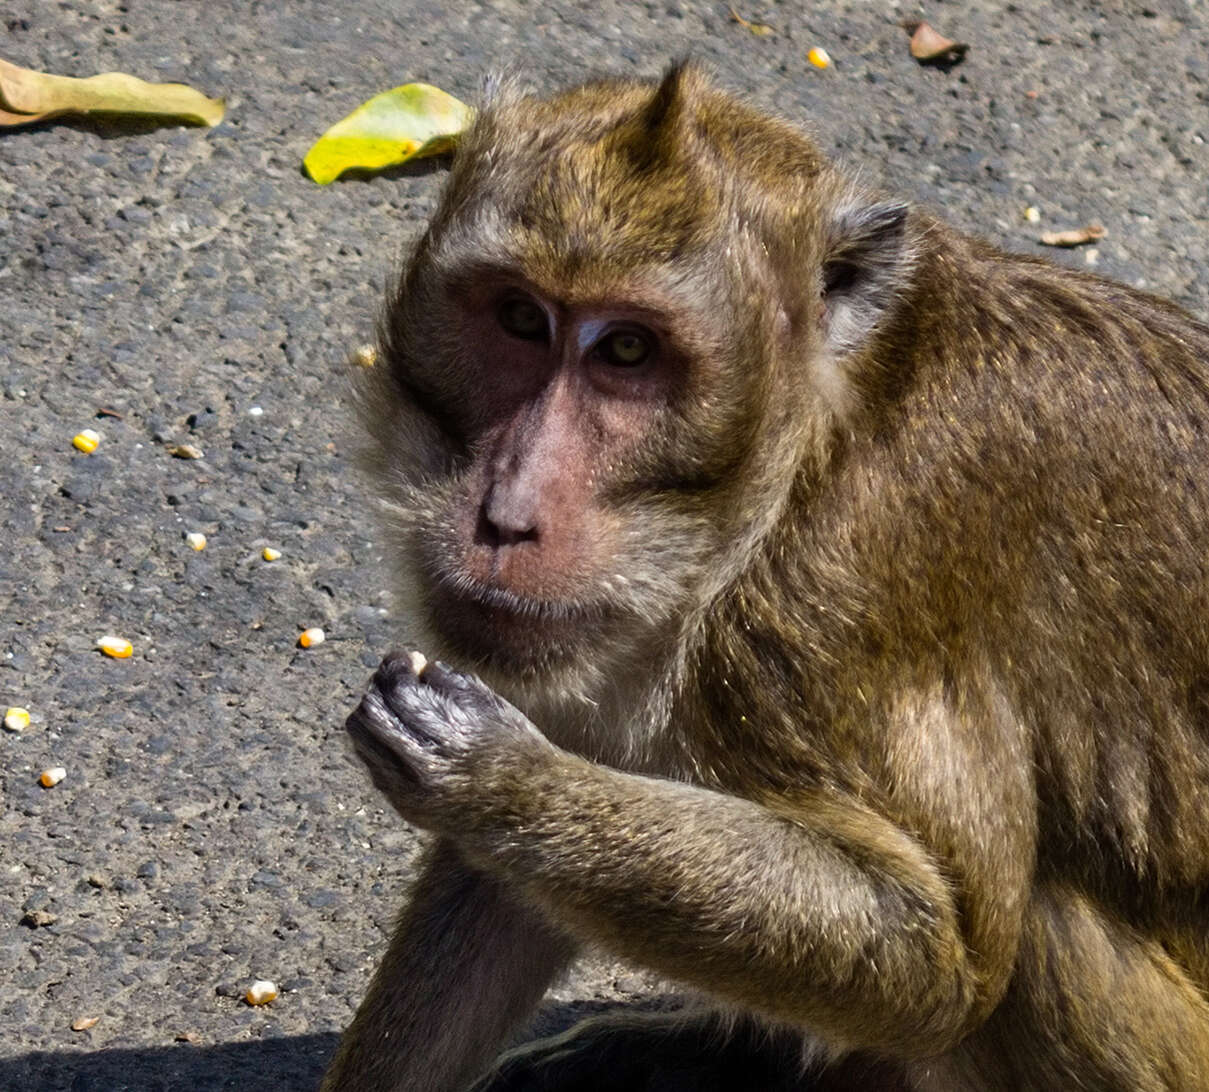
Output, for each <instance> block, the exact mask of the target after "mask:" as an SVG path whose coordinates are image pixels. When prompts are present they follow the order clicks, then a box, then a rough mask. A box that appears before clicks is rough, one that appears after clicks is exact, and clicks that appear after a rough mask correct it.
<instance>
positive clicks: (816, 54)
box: [806, 46, 831, 68]
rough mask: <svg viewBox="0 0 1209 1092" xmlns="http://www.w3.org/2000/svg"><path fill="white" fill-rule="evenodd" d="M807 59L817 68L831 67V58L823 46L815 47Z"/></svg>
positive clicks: (807, 55)
mask: <svg viewBox="0 0 1209 1092" xmlns="http://www.w3.org/2000/svg"><path fill="white" fill-rule="evenodd" d="M806 59H807V60H808V61H809V62H810V63H811V64H812V65H814V67H815V68H828V67H830V65H831V57H830V56H829V55H828V53H827V50H825V49H824V48H823V47H822V46H815V47H814V48H813V49H812V50H811V51H810V52H809V53H807V54H806Z"/></svg>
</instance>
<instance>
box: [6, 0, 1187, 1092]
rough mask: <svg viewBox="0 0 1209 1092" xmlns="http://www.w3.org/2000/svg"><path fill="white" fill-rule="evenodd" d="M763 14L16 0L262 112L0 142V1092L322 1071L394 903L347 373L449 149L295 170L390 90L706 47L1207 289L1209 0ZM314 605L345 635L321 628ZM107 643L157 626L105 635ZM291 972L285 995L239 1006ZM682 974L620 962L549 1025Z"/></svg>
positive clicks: (952, 186) (942, 183)
mask: <svg viewBox="0 0 1209 1092" xmlns="http://www.w3.org/2000/svg"><path fill="white" fill-rule="evenodd" d="M741 12H742V14H744V15H745V16H747V17H748V18H749V19H753V20H758V21H760V22H763V23H767V24H770V25H771V26H773V27H774V28H775V30H776V33H775V34H773V35H771V36H767V37H756V36H754V35H753V34H752V33H750V32H749V31H748V30H746V29H744V28H743V27H742V26H741V25H739V24H738V23H736V22H735V21H733V20H732V19H731V18H730V15H729V12H728V9H727V6H726V4H725V3H721V2H717V3H715V2H710V3H690V2H676V0H656V2H651V3H627V2H619V0H592V2H583V3H572V2H569V0H562V2H557V3H548V4H536V3H533V4H528V3H520V2H518V0H489V2H482V3H469V2H458V0H449V2H443V3H437V2H434V0H394V2H386V0H362V2H359V3H357V4H348V5H342V4H339V3H335V4H334V3H331V2H330V0H327V2H321V0H281V2H274V3H258V2H243V3H237V2H233V0H212V2H210V3H206V4H202V3H186V2H170V0H138V2H129V3H119V2H117V0H64V2H55V3H51V2H49V0H38V2H36V3H29V2H28V0H26V2H25V3H13V2H11V0H4V2H0V26H2V27H3V31H0V43H2V45H0V57H4V58H5V59H7V60H10V61H12V62H14V63H17V64H20V65H24V66H27V67H30V68H36V69H42V70H45V71H50V72H56V73H60V74H64V75H76V76H86V75H91V74H93V73H95V72H102V71H108V70H115V69H116V70H122V71H126V72H130V73H133V74H136V75H139V76H143V77H145V78H148V79H152V80H180V81H184V82H188V83H191V84H194V85H195V86H197V87H199V88H201V89H202V90H204V91H206V92H208V93H210V94H221V95H225V96H226V98H227V100H228V104H229V111H228V114H227V118H226V120H225V121H224V122H223V123H222V124H221V125H219V126H217V127H216V128H213V129H204V128H190V127H185V126H178V125H171V124H170V125H163V126H155V125H148V124H143V123H130V122H127V123H122V122H99V121H87V120H84V121H62V122H59V123H49V124H43V125H39V126H34V127H29V128H24V129H16V130H10V131H7V132H4V133H3V134H0V394H2V401H0V422H2V428H0V453H2V456H3V457H2V458H0V488H2V490H3V498H4V503H3V505H2V506H0V533H2V535H3V543H2V548H0V709H2V708H3V707H7V706H24V707H27V708H28V709H29V710H30V711H31V714H32V724H31V725H30V727H29V728H28V729H27V730H26V731H24V732H21V733H13V732H7V731H5V732H0V792H2V796H0V877H2V879H0V1089H4V1090H7V1089H22V1090H27V1092H34V1090H43V1089H47V1090H49V1089H73V1090H82V1089H95V1090H103V1092H119V1090H122V1089H137V1090H140V1092H143V1090H151V1089H187V1090H189V1092H203V1090H208V1089H225V1088H241V1089H242V1088H274V1087H275V1088H288V1089H294V1088H298V1089H304V1088H308V1087H311V1086H312V1085H313V1084H314V1082H315V1081H316V1080H317V1079H318V1076H319V1074H320V1073H321V1071H322V1068H323V1064H324V1060H325V1058H326V1057H327V1055H328V1054H329V1053H330V1051H331V1050H332V1048H333V1046H334V1044H335V1041H336V1035H337V1031H338V1029H339V1028H341V1027H342V1026H343V1025H344V1024H345V1023H346V1022H347V1021H348V1020H349V1018H350V1016H351V1014H352V1012H353V1009H354V1007H355V1005H356V1004H357V1001H358V999H359V997H360V995H361V993H362V991H363V989H364V987H365V985H366V982H367V980H368V976H369V974H370V971H371V969H372V967H373V965H374V963H375V961H376V959H377V957H378V955H379V953H380V952H381V949H382V946H383V942H384V935H385V930H386V929H387V928H388V925H389V922H390V921H391V919H392V916H393V915H394V913H395V912H396V909H397V907H398V904H399V903H400V901H401V893H402V891H403V890H404V889H405V886H406V883H407V880H408V878H409V875H410V870H411V868H412V865H413V861H414V854H415V850H416V847H417V845H418V844H419V839H418V836H417V835H416V834H415V833H414V832H412V831H410V830H408V829H406V828H405V827H404V826H403V825H402V824H401V823H400V822H399V821H398V820H397V819H396V817H395V816H394V813H393V812H387V811H385V810H384V808H383V805H382V803H381V801H380V800H379V798H378V797H377V796H376V795H375V793H374V792H373V791H372V789H371V788H370V786H369V784H368V782H367V780H366V779H365V778H364V777H363V776H362V774H361V772H360V770H359V769H357V768H356V767H355V766H354V765H353V764H352V763H351V762H350V761H349V760H348V759H347V758H346V754H345V746H344V741H343V739H342V738H341V731H340V725H341V723H342V721H343V719H344V717H345V716H346V714H347V713H348V711H349V710H350V709H351V708H352V706H353V705H354V703H355V702H356V700H357V695H358V692H359V690H360V688H361V687H362V685H363V684H364V682H365V680H366V678H367V677H368V674H369V672H370V670H371V668H372V667H373V666H374V665H375V664H376V662H377V660H378V659H379V657H380V656H381V655H382V654H383V653H384V652H385V651H386V650H387V649H388V648H389V647H391V646H392V645H394V644H396V643H399V642H400V641H402V640H404V639H405V638H406V632H407V631H406V620H405V619H400V618H397V617H395V616H394V614H393V613H392V611H391V603H390V599H389V596H388V595H387V594H386V592H385V588H384V576H383V573H384V566H383V564H382V560H381V558H382V553H383V547H384V543H383V541H382V538H381V537H380V535H379V533H378V530H377V528H376V527H375V525H374V522H373V518H372V514H371V506H370V504H369V501H368V499H367V496H366V492H365V489H364V487H363V484H362V482H361V481H360V480H359V479H358V477H357V476H356V474H355V473H354V472H353V470H352V469H351V467H350V460H349V453H350V451H351V447H352V438H351V437H350V434H349V431H348V424H347V417H346V412H345V410H344V408H343V406H342V403H341V388H342V376H343V374H344V372H345V370H346V368H347V367H348V364H347V359H348V355H349V353H350V350H352V349H353V347H354V346H356V345H357V344H358V343H361V342H364V341H367V340H369V339H370V338H371V337H372V332H373V323H374V318H375V312H376V309H377V306H378V302H379V299H380V298H381V296H382V291H383V286H384V284H385V282H386V280H387V278H388V277H389V276H390V273H391V270H392V268H393V267H394V265H395V264H396V262H397V261H398V258H399V255H400V253H401V251H402V248H403V247H404V245H405V244H406V243H407V241H408V240H410V239H413V238H414V237H415V236H416V234H417V232H419V231H420V230H421V227H422V225H423V223H424V220H425V217H426V215H427V214H428V212H429V210H430V209H431V207H432V204H433V200H434V196H435V194H436V192H437V191H438V188H439V187H440V184H441V180H442V176H443V168H442V167H441V166H440V165H439V164H438V165H425V166H418V167H412V168H405V169H399V170H396V171H393V172H390V173H388V174H387V175H383V176H378V177H374V178H371V179H357V180H351V181H345V182H339V183H337V184H335V185H332V186H330V187H327V188H320V187H318V186H316V185H314V184H313V183H311V182H310V181H309V180H308V179H307V178H306V177H304V176H303V174H302V173H301V172H300V161H301V159H302V156H303V155H304V153H305V152H306V150H307V148H308V147H309V145H310V143H311V141H312V140H313V139H314V138H315V137H316V136H317V135H318V134H319V133H320V132H321V131H322V130H323V129H324V128H326V127H327V126H328V125H330V124H331V123H332V122H334V121H335V120H337V119H338V118H340V117H342V116H343V115H344V114H345V113H347V112H348V111H349V110H350V109H352V108H353V107H354V106H356V105H357V104H358V103H360V102H361V101H363V100H364V99H366V98H368V97H369V96H370V95H372V94H374V93H376V92H378V91H381V90H384V89H386V88H389V87H392V86H395V85H396V84H399V83H403V82H407V81H411V80H425V81H428V82H431V83H435V84H438V85H440V86H442V87H444V88H446V89H448V90H449V91H451V92H453V93H454V94H457V95H459V96H461V97H463V98H468V99H473V98H474V95H475V92H476V88H477V86H478V85H479V82H480V80H481V78H482V77H483V76H484V74H485V73H487V72H489V71H492V70H499V69H501V68H509V67H510V68H514V69H519V70H520V71H521V72H522V73H523V74H524V75H525V76H526V77H527V78H528V79H529V80H530V81H531V82H532V83H533V84H534V85H535V86H537V87H540V88H553V87H555V86H558V85H560V84H563V83H566V82H568V81H571V80H575V79H577V78H580V77H583V76H586V75H598V74H604V73H646V74H653V73H655V72H657V71H658V70H659V69H660V68H661V66H663V65H664V64H665V63H666V62H667V61H668V60H669V59H672V58H676V57H679V56H682V55H685V54H692V55H695V56H697V57H699V58H702V59H703V60H705V61H706V62H707V63H708V64H709V65H711V66H712V67H713V68H714V70H715V71H716V72H717V73H718V75H719V77H720V79H721V80H722V81H724V82H725V83H726V84H728V85H729V86H731V87H732V88H734V89H736V90H738V91H741V92H743V93H745V94H747V95H749V96H750V97H752V98H753V99H755V100H756V101H758V102H760V103H763V104H765V105H767V106H769V107H771V108H774V109H776V110H778V111H779V112H781V113H782V114H784V115H786V116H788V117H790V118H793V119H796V120H798V121H800V122H802V123H804V124H807V125H809V126H811V127H812V128H813V129H814V130H815V132H816V133H817V134H818V137H819V139H820V141H821V143H822V145H823V147H824V148H826V149H828V150H829V151H830V152H832V153H834V154H835V155H837V156H839V157H841V158H842V159H844V160H845V161H847V162H848V163H850V164H851V165H852V166H853V167H855V168H857V169H859V170H860V171H861V172H863V174H864V175H865V177H866V178H867V179H868V180H870V181H872V182H874V183H877V184H879V185H882V186H884V187H886V188H887V189H889V190H891V191H893V192H897V193H899V194H902V195H904V196H906V197H909V198H911V199H914V200H918V201H921V202H924V203H926V204H927V205H930V206H931V207H933V208H934V209H936V210H938V211H940V212H941V213H942V215H944V216H946V217H947V218H948V219H949V220H951V221H952V222H954V223H956V224H958V225H960V226H962V227H964V228H968V229H970V230H972V231H977V232H980V233H982V234H984V235H987V236H989V237H990V238H992V239H994V240H996V241H998V242H999V243H1001V244H1002V245H1004V246H1007V247H1009V248H1012V249H1015V250H1022V251H1025V252H1028V253H1039V252H1041V250H1042V248H1041V247H1040V246H1039V245H1038V243H1037V241H1036V238H1037V236H1038V234H1039V233H1040V232H1041V231H1044V230H1056V229H1061V228H1069V227H1077V226H1079V225H1082V224H1086V223H1088V222H1093V221H1094V222H1099V223H1101V224H1103V225H1104V226H1105V227H1106V228H1107V235H1106V236H1105V237H1104V238H1103V239H1102V240H1101V241H1100V242H1099V243H1098V244H1096V245H1095V246H1094V248H1088V247H1084V248H1081V249H1079V250H1075V251H1069V252H1059V253H1057V254H1056V255H1054V256H1055V257H1056V259H1057V260H1059V261H1064V262H1067V263H1071V264H1074V265H1078V266H1087V265H1094V266H1095V268H1097V269H1098V270H1099V271H1101V272H1103V273H1106V274H1108V275H1110V276H1114V277H1118V278H1121V279H1123V280H1125V281H1128V282H1130V283H1133V284H1138V285H1143V286H1145V287H1147V288H1149V289H1151V290H1153V291H1156V292H1159V293H1161V294H1163V295H1166V296H1169V297H1171V298H1173V299H1175V300H1177V301H1179V302H1180V303H1182V304H1184V305H1186V306H1187V307H1189V308H1190V309H1191V310H1192V311H1193V312H1195V313H1197V314H1199V315H1200V316H1202V317H1205V316H1206V315H1207V314H1209V278H1206V276H1205V272H1206V269H1207V268H1209V230H1207V228H1209V187H1207V184H1206V179H1207V178H1209V154H1207V152H1206V146H1205V141H1206V139H1207V138H1209V11H1207V10H1206V8H1205V6H1204V5H1203V4H1193V3H1176V2H1174V0H1151V2H1149V3H1145V4H1143V3H1132V2H1131V3H1126V2H1122V0H1104V2H1098V3H1092V2H1088V0H1084V2H1077V3H1054V4H1019V5H1010V4H1006V3H991V2H973V3H935V4H931V5H927V6H925V7H916V6H914V5H908V4H896V3H892V2H889V0H887V2H884V3H864V2H846V3H844V2H841V3H832V4H806V3H788V2H786V3H776V2H771V0H760V2H759V4H758V5H756V4H753V5H752V6H747V3H746V0H744V6H743V7H742V8H741ZM921 15H923V16H926V17H927V18H928V19H929V20H930V21H931V22H932V23H933V24H935V25H936V26H937V27H938V28H939V29H941V30H942V31H944V32H946V33H948V34H949V35H950V36H951V37H955V38H959V39H961V40H963V41H966V42H968V43H970V50H969V53H968V55H967V57H966V59H965V60H964V61H963V62H962V63H961V64H959V65H957V66H956V67H953V68H951V69H949V70H948V71H944V70H940V69H935V68H923V67H921V66H920V65H918V64H917V63H916V62H915V61H913V60H912V59H911V57H910V56H909V55H908V52H907V39H906V35H905V34H904V32H903V30H902V29H901V28H900V27H899V26H898V25H897V23H898V21H899V20H901V19H903V18H907V17H911V16H915V17H920V16H921ZM812 46H822V47H823V48H825V49H826V50H827V52H828V53H829V54H830V56H831V58H832V61H833V64H832V66H831V67H830V68H828V69H826V70H819V69H817V68H815V67H813V66H812V65H811V64H809V63H808V62H807V59H806V53H807V51H808V50H809V49H810V48H811V47H812ZM1030 206H1032V207H1034V208H1036V209H1037V210H1038V212H1039V213H1040V221H1039V222H1030V221H1028V220H1026V219H1025V217H1024V215H1023V213H1024V210H1025V209H1026V208H1027V207H1030ZM82 428H92V429H95V430H96V431H97V432H99V433H100V434H101V436H102V440H101V443H100V446H99V447H98V449H97V451H96V452H95V453H94V454H92V455H91V456H86V455H82V454H81V453H79V452H77V451H76V450H74V449H73V447H72V444H71V440H72V437H73V435H74V434H75V433H77V432H78V431H80V429H82ZM178 444H192V445H194V446H196V447H197V448H199V449H200V450H201V451H202V452H203V453H204V457H203V458H201V459H197V460H192V461H190V460H182V459H179V458H175V457H173V455H172V454H171V453H170V451H171V449H172V447H173V446H174V445H178ZM193 531H200V532H203V533H204V534H205V535H206V536H207V538H208V543H209V544H208V546H207V548H206V549H205V550H204V551H202V552H195V551H194V550H192V549H191V548H190V547H189V545H188V544H187V543H186V541H185V538H184V535H185V534H186V533H188V532H193ZM265 545H271V546H274V547H276V548H277V549H279V550H280V551H281V553H282V557H281V559H280V560H279V561H276V562H273V563H271V564H270V563H266V562H265V561H264V560H263V559H262V556H261V550H262V548H263V546H265ZM307 626H322V627H323V628H324V629H325V630H326V632H327V634H328V640H327V641H326V643H324V644H323V645H322V646H319V647H316V648H313V649H310V650H303V649H300V648H298V647H297V646H296V639H297V637H298V634H299V632H300V631H301V630H302V629H303V628H305V627H307ZM106 633H114V634H118V635H121V636H123V637H126V638H128V639H129V640H130V641H132V642H133V645H134V654H133V656H131V657H130V658H129V659H126V660H114V659H108V658H106V657H104V656H102V655H101V654H100V653H99V652H98V651H97V650H96V648H95V642H96V640H97V638H98V637H100V636H101V635H102V634H106ZM49 766H62V767H64V768H65V770H66V771H67V773H66V777H65V779H64V780H63V781H62V782H61V783H60V784H59V785H58V786H56V787H55V788H53V789H44V788H42V787H41V786H40V785H39V784H38V782H37V778H38V775H39V773H40V772H41V771H42V770H43V769H45V768H46V767H49ZM256 978H268V979H272V980H274V981H275V982H277V983H278V985H279V986H280V988H281V996H280V997H279V999H278V1000H277V1001H275V1002H274V1003H273V1004H271V1005H269V1006H267V1007H264V1008H253V1007H250V1006H249V1005H247V1004H245V1003H244V1001H243V1000H242V996H243V991H244V989H245V988H246V986H247V985H248V983H250V982H251V981H252V980H253V979H256ZM650 988H651V987H650V985H649V983H648V982H647V980H646V979H645V978H644V977H643V975H642V974H641V972H639V971H637V970H635V969H632V968H627V967H624V966H621V965H618V964H616V963H614V962H613V961H612V960H611V959H609V957H608V956H607V954H605V955H602V956H601V957H599V958H595V959H592V960H589V961H587V962H586V963H585V964H584V965H583V966H581V967H580V968H579V969H578V970H577V971H576V972H575V974H574V975H573V976H572V977H571V978H570V979H569V980H568V981H567V982H566V983H565V984H564V985H563V986H562V987H561V988H560V989H559V990H558V991H557V993H556V994H555V995H553V997H552V999H551V1002H550V1004H549V1005H548V1007H547V1009H546V1012H545V1016H544V1021H545V1024H546V1025H547V1026H556V1025H559V1024H565V1023H566V1022H568V1021H569V1020H571V1019H573V1018H574V1017H575V1016H576V1015H577V1014H579V1013H582V1012H585V1011H590V1010H592V1009H593V1008H596V1007H599V1006H601V1005H604V1004H608V1003H615V1002H617V1001H618V1000H624V999H627V998H632V997H635V996H640V995H643V994H644V993H646V992H647V991H648V990H649V989H650ZM91 1018H95V1023H93V1024H92V1026H91V1027H88V1028H86V1029H83V1030H73V1027H72V1025H73V1023H78V1022H79V1021H81V1020H82V1019H91Z"/></svg>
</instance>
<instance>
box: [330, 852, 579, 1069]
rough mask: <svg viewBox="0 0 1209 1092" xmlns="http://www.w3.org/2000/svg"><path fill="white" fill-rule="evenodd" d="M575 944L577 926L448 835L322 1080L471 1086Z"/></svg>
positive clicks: (433, 857) (405, 913)
mask: <svg viewBox="0 0 1209 1092" xmlns="http://www.w3.org/2000/svg"><path fill="white" fill-rule="evenodd" d="M572 952H573V944H572V942H571V941H570V940H569V939H568V938H567V937H566V936H565V935H560V934H557V933H555V932H554V931H553V930H551V929H550V928H548V927H547V926H546V925H545V923H544V922H542V921H541V920H539V918H538V917H537V916H536V915H535V914H534V912H533V911H532V910H531V909H527V908H524V907H522V906H519V905H518V904H517V903H516V902H515V901H514V900H513V899H512V898H511V897H509V896H508V895H506V894H505V893H504V892H503V891H502V890H501V888H500V886H499V884H498V883H497V882H496V881H495V880H493V879H490V878H487V877H484V876H482V875H481V874H480V873H478V872H476V871H474V870H473V869H471V868H468V867H467V866H466V865H464V864H463V863H462V862H461V860H460V859H459V857H458V854H457V851H456V850H454V849H453V847H452V846H451V845H449V844H448V843H443V844H441V845H438V846H437V847H436V848H435V849H434V850H433V851H432V852H431V853H430V855H429V860H428V864H427V867H426V869H425V871H424V874H423V875H422V877H421V878H420V880H419V882H418V883H417V885H416V889H415V891H414V892H413V895H412V901H411V903H410V904H409V906H408V908H407V910H406V911H405V912H404V914H403V916H402V918H401V920H400V922H399V924H398V926H397V927H396V930H395V933H394V936H393V937H392V939H391V942H390V948H389V950H388V951H387V954H386V956H385V958H384V959H383V961H382V964H381V966H380V967H379V968H378V972H377V974H376V975H375V977H374V981H373V983H372V984H371V986H370V990H369V993H368V995H367V996H366V998H365V1001H364V1003H363V1004H362V1005H361V1007H360V1009H359V1010H358V1012H357V1017H356V1019H355V1021H354V1022H353V1024H352V1025H351V1026H350V1027H349V1029H348V1031H347V1032H346V1033H345V1035H344V1038H343V1039H342V1041H341V1043H340V1047H339V1050H338V1051H337V1054H336V1057H335V1059H334V1060H333V1062H332V1065H331V1068H330V1069H329V1070H328V1073H327V1076H326V1077H325V1078H324V1082H323V1086H322V1092H453V1090H456V1089H461V1088H464V1087H465V1086H466V1085H467V1084H468V1083H469V1082H470V1081H471V1080H472V1079H473V1078H474V1077H475V1076H476V1075H477V1074H478V1073H479V1072H481V1071H482V1070H483V1069H484V1068H486V1066H487V1065H488V1063H489V1062H490V1061H491V1059H492V1057H493V1056H494V1055H495V1053H496V1052H497V1051H498V1050H499V1049H500V1047H501V1046H503V1045H504V1043H505V1040H506V1039H507V1037H508V1035H509V1034H510V1033H511V1032H513V1031H514V1030H515V1028H516V1027H517V1026H518V1025H520V1024H521V1023H523V1022H524V1020H525V1019H526V1017H527V1016H528V1015H529V1014H530V1012H531V1011H532V1010H533V1008H534V1006H536V1004H537V1002H538V1001H539V1000H540V999H541V996H542V994H543V993H544V992H545V989H546V986H547V985H548V984H549V982H550V979H551V978H552V977H553V976H554V975H555V974H556V973H557V972H558V971H559V970H560V969H561V967H562V966H563V965H564V964H565V963H566V962H567V960H569V959H570V957H571V954H572Z"/></svg>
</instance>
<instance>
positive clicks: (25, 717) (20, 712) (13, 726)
mask: <svg viewBox="0 0 1209 1092" xmlns="http://www.w3.org/2000/svg"><path fill="white" fill-rule="evenodd" d="M4 727H5V728H7V729H8V730H9V731H10V732H24V731H25V729H26V728H28V727H29V710H28V709H22V708H21V706H19V705H10V706H9V707H8V710H7V711H6V712H5V714H4Z"/></svg>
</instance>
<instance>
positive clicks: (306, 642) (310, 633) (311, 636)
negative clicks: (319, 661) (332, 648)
mask: <svg viewBox="0 0 1209 1092" xmlns="http://www.w3.org/2000/svg"><path fill="white" fill-rule="evenodd" d="M326 640H327V634H326V633H324V632H323V630H321V629H320V628H319V627H318V626H311V628H310V629H304V630H303V631H302V636H300V637H299V638H298V643H299V644H300V645H302V647H303V648H314V647H315V646H316V645H321V644H323V642H324V641H326Z"/></svg>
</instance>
